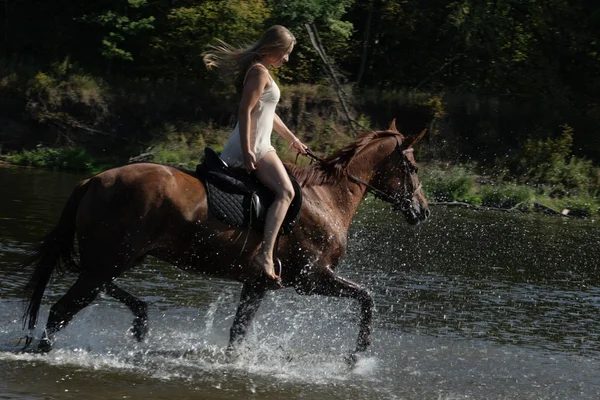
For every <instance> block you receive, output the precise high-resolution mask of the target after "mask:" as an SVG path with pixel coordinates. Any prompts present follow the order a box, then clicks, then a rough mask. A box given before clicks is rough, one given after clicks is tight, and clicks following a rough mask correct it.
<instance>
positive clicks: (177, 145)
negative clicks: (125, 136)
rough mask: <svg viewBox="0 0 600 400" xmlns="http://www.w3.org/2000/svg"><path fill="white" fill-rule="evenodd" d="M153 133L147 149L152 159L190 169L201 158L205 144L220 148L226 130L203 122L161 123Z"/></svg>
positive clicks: (216, 149) (225, 139) (223, 143)
mask: <svg viewBox="0 0 600 400" xmlns="http://www.w3.org/2000/svg"><path fill="white" fill-rule="evenodd" d="M155 135H156V137H157V139H156V140H155V141H153V142H152V144H151V145H150V147H149V148H148V149H147V150H148V151H149V152H150V153H151V154H152V155H153V157H152V161H153V162H157V163H160V164H166V165H172V166H175V167H180V168H186V169H190V170H193V169H195V167H196V165H197V164H198V163H200V162H201V161H202V160H203V159H204V149H205V148H206V147H211V148H212V149H214V150H215V151H217V152H220V151H221V150H222V149H223V146H224V145H225V142H226V141H227V138H228V137H229V131H227V132H224V131H222V130H217V129H214V128H212V126H210V125H206V124H184V125H180V126H176V125H173V124H165V125H164V126H163V127H162V128H161V130H160V131H159V132H155Z"/></svg>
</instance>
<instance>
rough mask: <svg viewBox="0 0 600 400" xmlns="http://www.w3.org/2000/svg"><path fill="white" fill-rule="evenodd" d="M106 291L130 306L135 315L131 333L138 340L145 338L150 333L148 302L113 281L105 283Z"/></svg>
mask: <svg viewBox="0 0 600 400" xmlns="http://www.w3.org/2000/svg"><path fill="white" fill-rule="evenodd" d="M104 292H105V293H106V294H108V295H109V296H111V297H113V298H115V299H117V300H119V301H120V302H121V303H123V304H125V305H126V306H127V307H129V309H130V310H131V311H132V312H133V315H135V318H134V320H133V323H132V325H131V333H132V334H133V336H134V337H135V339H136V340H137V341H138V342H141V341H142V340H144V337H145V336H146V334H147V333H148V304H147V303H146V302H145V301H143V300H140V299H139V298H137V297H135V296H134V295H132V294H131V293H129V292H126V291H125V290H123V289H121V288H120V287H118V286H117V285H115V284H114V283H113V282H109V283H107V284H105V285H104Z"/></svg>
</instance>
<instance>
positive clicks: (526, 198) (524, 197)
mask: <svg viewBox="0 0 600 400" xmlns="http://www.w3.org/2000/svg"><path fill="white" fill-rule="evenodd" d="M478 195H479V197H480V198H481V205H482V206H487V207H496V208H513V207H516V206H517V205H523V204H525V205H527V204H530V203H531V201H532V200H533V198H534V192H533V190H532V189H530V188H528V187H527V186H523V185H520V186H517V185H486V186H482V187H480V188H479V191H478Z"/></svg>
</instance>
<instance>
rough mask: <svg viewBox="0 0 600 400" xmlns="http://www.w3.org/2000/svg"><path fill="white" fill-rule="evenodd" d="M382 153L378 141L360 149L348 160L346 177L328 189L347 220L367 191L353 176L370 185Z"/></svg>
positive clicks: (382, 150) (384, 152)
mask: <svg viewBox="0 0 600 400" xmlns="http://www.w3.org/2000/svg"><path fill="white" fill-rule="evenodd" d="M382 154H387V151H385V150H384V148H383V147H382V145H381V144H380V143H373V144H371V145H369V146H367V147H366V148H364V149H362V150H361V151H360V153H359V154H357V155H356V156H355V157H354V159H353V160H352V161H351V162H350V164H349V168H348V174H347V175H346V177H345V178H344V179H342V180H341V181H339V182H336V183H335V184H332V185H331V188H330V190H329V191H330V196H331V198H332V200H333V201H334V202H335V203H336V204H338V205H339V208H340V211H341V212H342V214H343V215H347V216H348V217H349V220H350V219H352V216H354V214H355V213H356V211H357V210H358V206H359V204H360V202H361V200H362V199H363V197H364V196H365V192H366V191H367V187H366V186H365V185H364V184H361V183H358V182H356V181H355V180H354V179H353V178H356V179H358V180H360V181H362V182H365V183H367V184H370V185H371V184H372V183H373V182H372V181H373V179H374V177H375V175H376V172H377V169H378V167H379V165H380V163H381V162H382V161H383V159H384V157H382ZM349 222H350V221H348V223H349Z"/></svg>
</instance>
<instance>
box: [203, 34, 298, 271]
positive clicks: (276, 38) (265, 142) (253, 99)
mask: <svg viewBox="0 0 600 400" xmlns="http://www.w3.org/2000/svg"><path fill="white" fill-rule="evenodd" d="M295 43H296V39H295V38H294V35H292V33H291V32H290V31H289V30H288V29H286V28H285V27H283V26H281V25H275V26H272V27H271V28H269V29H267V31H266V32H265V33H264V34H263V36H262V38H261V39H260V40H259V41H258V42H256V43H254V44H252V45H250V46H247V47H242V48H235V47H232V46H230V45H228V44H227V43H225V42H223V41H219V42H218V44H217V45H215V46H212V48H211V50H210V51H208V52H206V53H204V63H205V65H206V67H207V68H209V69H211V68H218V69H219V71H220V72H221V74H222V75H224V76H225V77H227V78H230V79H233V80H234V81H235V82H236V84H237V86H238V87H239V86H241V87H242V100H241V102H240V106H239V110H238V123H237V125H236V126H235V128H234V129H233V131H232V132H231V134H230V136H229V141H228V142H227V144H226V145H225V147H224V148H223V151H222V153H221V158H222V159H223V160H224V161H225V162H226V163H227V164H229V165H230V166H234V167H245V168H246V169H247V170H248V171H250V172H253V173H254V174H255V176H256V177H257V179H258V180H259V181H260V182H262V183H263V184H264V185H265V186H267V187H268V188H269V189H270V190H272V191H273V193H274V195H275V200H274V201H273V204H272V205H271V207H270V208H269V210H268V211H267V215H266V221H265V229H264V237H263V241H262V246H261V249H260V251H259V252H258V254H257V255H256V256H255V258H254V260H253V263H255V264H256V265H257V266H258V267H259V268H262V269H263V270H264V272H265V274H266V275H267V277H268V278H269V279H272V280H275V281H279V277H278V276H277V274H276V273H275V268H274V266H273V249H274V247H275V240H276V238H277V233H278V232H279V228H280V227H281V224H282V222H283V219H284V218H285V215H286V213H287V210H288V208H289V206H290V203H291V202H292V199H293V198H294V188H293V186H292V183H291V181H290V179H289V177H288V175H287V172H286V170H285V168H284V166H283V163H282V162H281V160H280V158H279V157H278V156H277V153H276V152H275V149H274V148H273V146H272V145H271V133H272V131H273V130H275V132H277V133H278V134H279V135H280V136H281V137H282V138H284V139H286V140H287V141H289V142H290V143H291V144H290V147H293V148H294V149H295V150H296V151H298V152H299V153H302V154H306V149H307V147H306V146H305V145H304V144H303V143H302V142H301V141H300V140H299V139H298V138H297V137H296V136H295V135H294V134H293V133H292V132H291V131H290V130H289V129H288V128H287V126H285V124H284V123H283V121H282V120H281V119H280V118H279V116H278V115H277V114H276V113H275V107H276V106H277V103H278V101H279V96H280V92H279V87H278V86H277V84H276V83H275V81H274V80H273V78H272V77H271V74H270V73H269V69H270V68H278V67H280V66H281V65H283V63H285V62H287V61H288V59H289V56H290V53H291V52H292V50H293V49H294V44H295Z"/></svg>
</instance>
